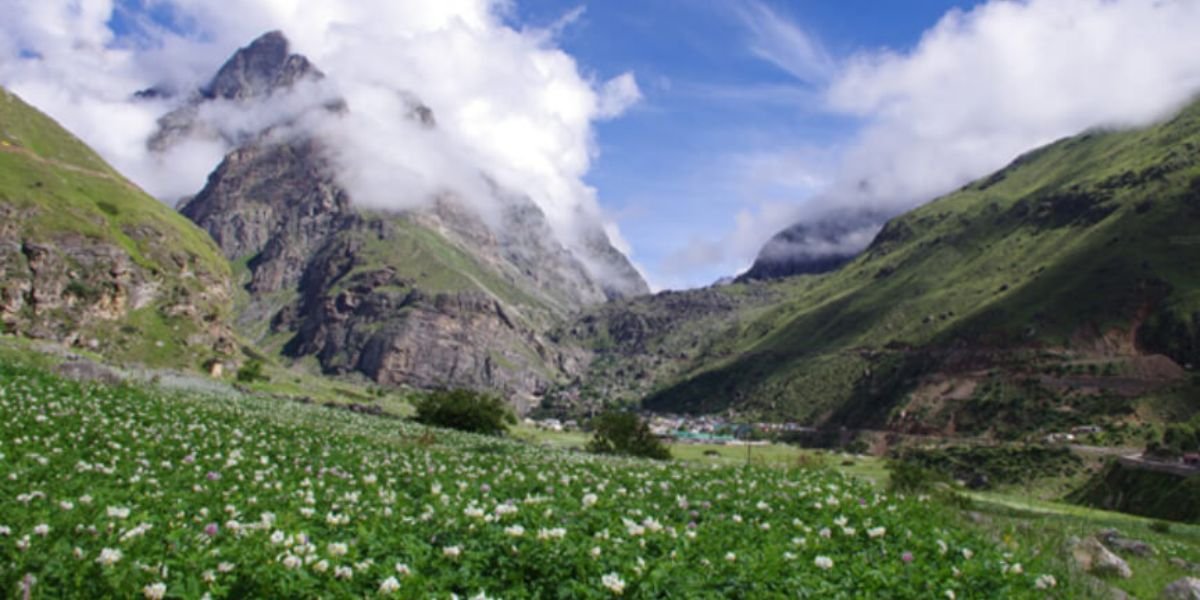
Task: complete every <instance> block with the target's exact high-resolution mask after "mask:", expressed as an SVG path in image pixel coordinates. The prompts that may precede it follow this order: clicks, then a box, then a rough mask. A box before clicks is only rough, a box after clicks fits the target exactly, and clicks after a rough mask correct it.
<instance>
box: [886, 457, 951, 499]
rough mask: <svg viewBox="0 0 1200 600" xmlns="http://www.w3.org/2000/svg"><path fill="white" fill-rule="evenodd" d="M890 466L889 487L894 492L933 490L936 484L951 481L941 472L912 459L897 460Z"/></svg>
mask: <svg viewBox="0 0 1200 600" xmlns="http://www.w3.org/2000/svg"><path fill="white" fill-rule="evenodd" d="M889 467H890V468H889V471H890V473H889V474H890V477H889V479H888V488H889V490H890V491H891V492H893V493H901V494H912V493H917V492H928V491H931V490H933V488H934V486H935V485H937V484H945V483H947V482H948V481H949V478H948V477H946V476H945V475H944V474H942V473H941V472H939V471H934V470H933V469H927V468H925V467H923V466H921V465H920V464H918V463H916V462H914V461H910V460H895V461H892V463H891V464H890V465H889Z"/></svg>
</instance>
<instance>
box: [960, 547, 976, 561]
mask: <svg viewBox="0 0 1200 600" xmlns="http://www.w3.org/2000/svg"><path fill="white" fill-rule="evenodd" d="M962 555H963V558H965V559H967V560H971V557H972V556H975V553H974V552H972V551H971V549H970V548H963V549H962Z"/></svg>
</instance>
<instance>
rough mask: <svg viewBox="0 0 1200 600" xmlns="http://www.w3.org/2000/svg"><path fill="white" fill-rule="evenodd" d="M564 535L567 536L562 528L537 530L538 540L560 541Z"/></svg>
mask: <svg viewBox="0 0 1200 600" xmlns="http://www.w3.org/2000/svg"><path fill="white" fill-rule="evenodd" d="M566 535H567V530H566V529H563V528H562V527H555V528H553V529H540V530H538V535H537V537H538V539H539V540H561V539H563V537H565V536H566Z"/></svg>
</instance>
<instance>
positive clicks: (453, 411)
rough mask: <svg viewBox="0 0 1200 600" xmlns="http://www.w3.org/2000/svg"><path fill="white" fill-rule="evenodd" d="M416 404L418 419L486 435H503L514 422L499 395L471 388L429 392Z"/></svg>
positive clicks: (436, 425)
mask: <svg viewBox="0 0 1200 600" xmlns="http://www.w3.org/2000/svg"><path fill="white" fill-rule="evenodd" d="M416 408H417V416H416V420H417V422H418V423H423V424H425V425H433V426H435V427H446V428H448V429H457V430H459V431H469V432H472V433H481V434H485V435H503V434H504V432H505V431H507V430H508V426H509V425H515V424H516V422H517V419H516V417H515V416H514V415H513V413H512V410H511V409H509V407H508V405H507V404H505V403H504V400H503V399H502V398H500V397H499V396H495V395H492V394H484V393H481V392H476V391H472V390H441V391H436V392H432V393H430V394H428V395H426V396H424V397H423V398H421V399H419V400H417V405H416Z"/></svg>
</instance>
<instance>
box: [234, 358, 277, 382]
mask: <svg viewBox="0 0 1200 600" xmlns="http://www.w3.org/2000/svg"><path fill="white" fill-rule="evenodd" d="M268 379H270V378H269V377H267V375H266V373H264V372H263V361H261V360H258V359H257V358H252V359H250V360H248V361H246V364H244V365H242V366H241V368H239V369H238V370H237V380H238V381H240V382H242V383H254V382H256V381H267V380H268Z"/></svg>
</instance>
